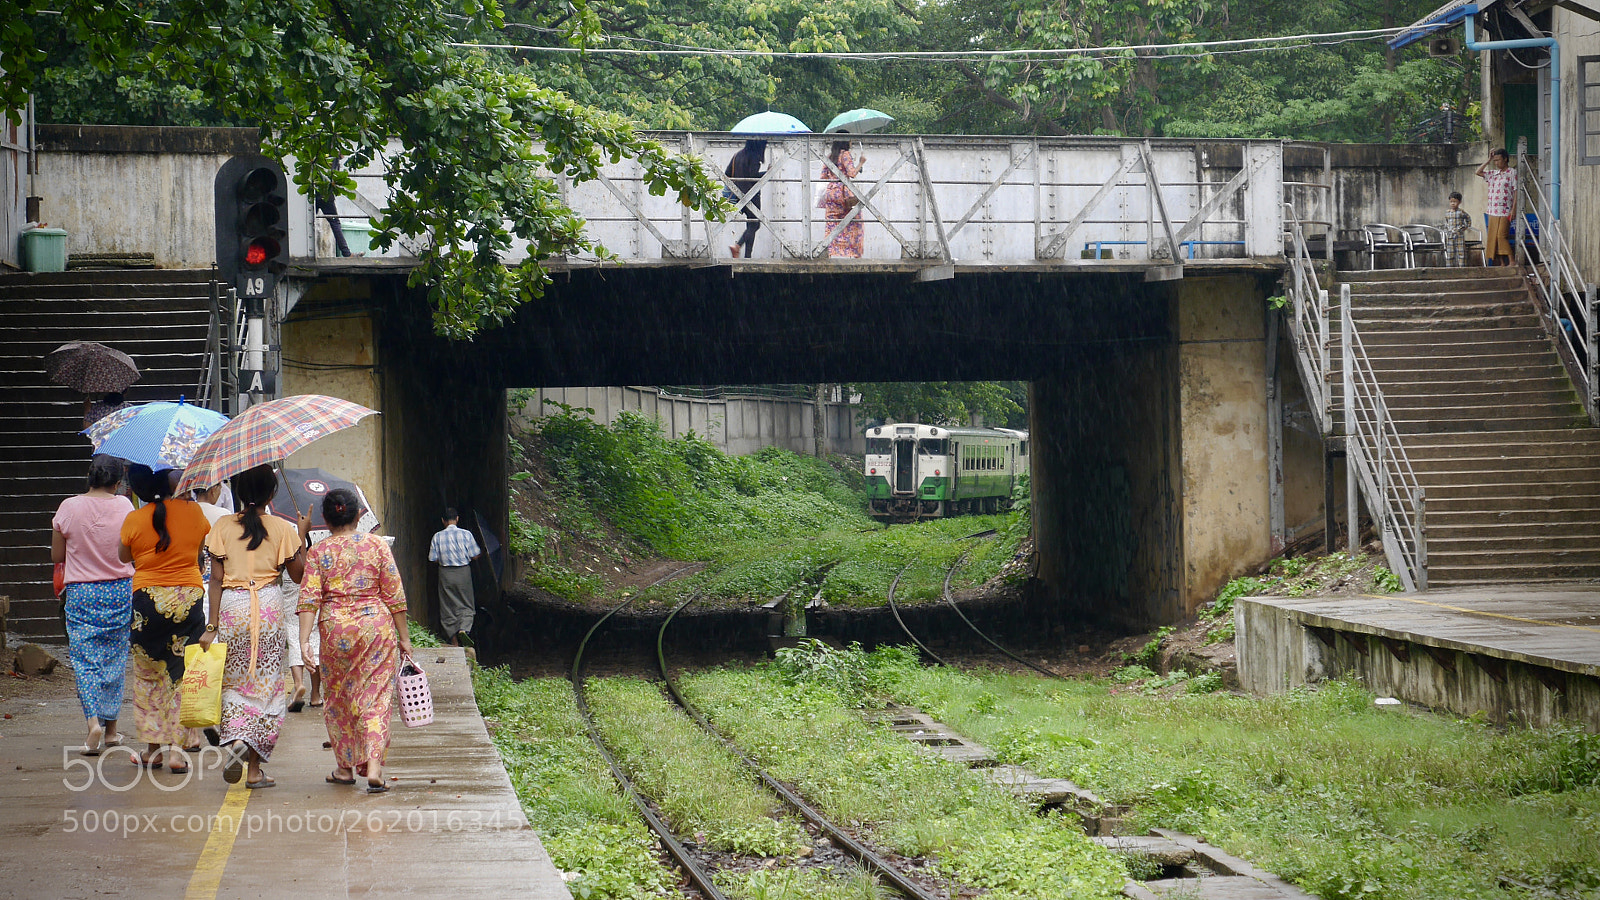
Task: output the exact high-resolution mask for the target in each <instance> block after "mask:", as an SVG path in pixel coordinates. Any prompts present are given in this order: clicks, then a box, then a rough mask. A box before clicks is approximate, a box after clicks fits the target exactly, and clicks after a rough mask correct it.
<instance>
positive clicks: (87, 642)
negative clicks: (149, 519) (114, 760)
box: [50, 455, 133, 756]
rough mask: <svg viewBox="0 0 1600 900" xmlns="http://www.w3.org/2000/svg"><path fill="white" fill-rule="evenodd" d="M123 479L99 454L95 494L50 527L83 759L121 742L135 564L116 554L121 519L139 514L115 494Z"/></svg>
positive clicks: (68, 507)
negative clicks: (62, 569) (82, 729)
mask: <svg viewBox="0 0 1600 900" xmlns="http://www.w3.org/2000/svg"><path fill="white" fill-rule="evenodd" d="M122 474H123V467H122V461H121V460H119V459H115V458H113V457H110V456H105V455H99V456H96V457H95V458H94V460H93V461H92V462H90V463H89V490H87V491H85V492H84V493H82V494H79V495H78V496H76V497H68V498H67V499H65V500H63V501H61V507H60V508H59V509H57V510H56V516H55V519H54V520H53V521H52V522H51V525H52V531H51V534H50V561H51V562H58V563H65V564H66V573H65V579H64V581H65V583H66V586H67V589H66V592H65V597H66V602H67V655H68V657H69V658H70V659H71V660H72V672H73V675H74V676H75V677H76V678H77V680H78V701H79V702H80V703H82V704H83V717H84V720H85V722H86V723H87V725H88V728H89V735H88V738H87V739H86V740H85V741H84V743H83V750H82V752H83V754H84V755H85V756H98V755H99V754H100V751H101V750H102V749H103V748H105V747H107V746H115V745H118V744H121V743H122V739H121V738H119V737H118V736H117V716H118V715H119V714H120V713H121V711H122V679H123V676H124V674H125V673H126V671H127V668H128V636H129V634H130V631H129V627H130V625H131V624H132V621H133V566H132V565H131V564H129V563H125V562H123V561H122V560H121V559H120V558H119V553H118V551H119V549H120V548H121V546H122V520H123V519H126V518H127V517H128V513H131V512H133V504H132V503H130V502H129V501H128V498H127V497H121V496H118V495H117V493H116V490H117V484H118V483H119V482H121V481H122Z"/></svg>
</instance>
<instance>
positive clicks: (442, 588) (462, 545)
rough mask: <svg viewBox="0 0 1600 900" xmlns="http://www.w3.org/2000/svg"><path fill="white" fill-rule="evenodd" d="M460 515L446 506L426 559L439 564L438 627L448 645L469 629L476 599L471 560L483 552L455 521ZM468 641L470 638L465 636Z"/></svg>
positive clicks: (458, 641)
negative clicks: (441, 527) (448, 640)
mask: <svg viewBox="0 0 1600 900" xmlns="http://www.w3.org/2000/svg"><path fill="white" fill-rule="evenodd" d="M460 520H461V516H459V515H458V514H457V513H456V510H455V507H453V506H452V507H446V508H445V511H444V528H443V529H442V530H440V531H439V532H438V533H436V534H435V535H434V536H433V542H432V543H431V544H430V545H429V546H428V561H429V562H436V563H438V564H439V627H441V628H442V629H444V633H445V636H446V637H448V638H449V639H450V644H451V646H460V644H461V638H463V637H466V636H467V634H468V633H469V632H471V631H472V615H473V612H474V610H475V609H476V608H477V600H476V598H474V597H473V595H472V561H473V560H475V559H477V558H478V557H480V556H482V555H483V550H482V549H481V548H480V547H479V546H478V539H477V538H475V537H473V536H472V532H470V531H468V530H466V529H465V528H461V527H460V526H459V525H457V523H458V522H459V521H460ZM467 643H468V644H471V643H472V639H471V638H470V637H468V638H467Z"/></svg>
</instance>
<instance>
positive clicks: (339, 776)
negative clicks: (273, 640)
mask: <svg viewBox="0 0 1600 900" xmlns="http://www.w3.org/2000/svg"><path fill="white" fill-rule="evenodd" d="M322 518H323V519H324V520H326V521H327V523H328V528H329V530H330V531H331V532H332V533H331V534H330V535H329V536H328V537H326V538H324V539H322V540H321V541H319V542H318V543H317V544H316V546H314V547H312V548H311V551H310V554H309V555H308V556H307V558H306V577H305V583H304V584H303V585H301V587H300V606H299V608H298V610H297V612H298V613H299V616H300V644H301V652H302V653H304V654H305V655H306V657H307V658H311V656H312V655H313V653H314V652H315V649H316V648H314V647H313V645H312V639H311V636H312V631H313V629H315V630H316V631H317V632H318V634H319V635H320V636H321V639H322V641H321V644H322V646H321V653H322V660H321V666H322V689H323V696H324V697H325V698H326V701H327V704H328V706H327V710H326V711H325V713H324V716H325V718H326V721H327V725H328V743H330V744H332V745H333V755H334V762H335V765H336V766H337V768H335V769H334V770H333V771H332V772H331V773H329V774H328V777H327V778H326V779H325V780H326V781H327V782H328V783H329V784H355V783H356V781H355V778H356V775H357V774H358V773H359V772H360V771H361V770H362V769H365V774H366V777H367V792H368V793H371V794H377V793H382V792H384V791H387V790H388V789H389V787H388V785H387V784H385V782H384V780H383V763H384V758H385V756H386V755H387V753H388V749H389V714H390V712H391V711H392V708H393V700H394V684H395V676H396V675H397V674H398V673H399V670H400V656H401V654H406V653H410V652H411V635H410V632H409V629H408V628H407V625H406V591H405V587H404V586H403V585H402V584H401V582H400V569H399V568H398V567H397V566H396V565H395V562H394V554H393V553H392V552H391V551H390V550H389V542H388V541H385V540H384V539H383V538H381V537H377V536H376V535H372V534H365V533H363V532H361V531H358V530H357V529H356V520H357V519H359V518H361V503H360V501H358V500H357V499H356V495H355V493H354V492H352V491H349V490H346V489H344V488H335V489H333V490H331V491H329V492H328V493H327V495H326V496H324V497H323V498H322Z"/></svg>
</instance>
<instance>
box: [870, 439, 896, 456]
mask: <svg viewBox="0 0 1600 900" xmlns="http://www.w3.org/2000/svg"><path fill="white" fill-rule="evenodd" d="M893 443H894V442H893V441H892V440H890V439H889V438H867V453H868V454H870V455H872V456H888V455H889V450H890V445H891V444H893Z"/></svg>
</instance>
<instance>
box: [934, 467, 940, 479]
mask: <svg viewBox="0 0 1600 900" xmlns="http://www.w3.org/2000/svg"><path fill="white" fill-rule="evenodd" d="M933 477H935V478H938V477H939V470H938V469H934V470H933Z"/></svg>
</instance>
